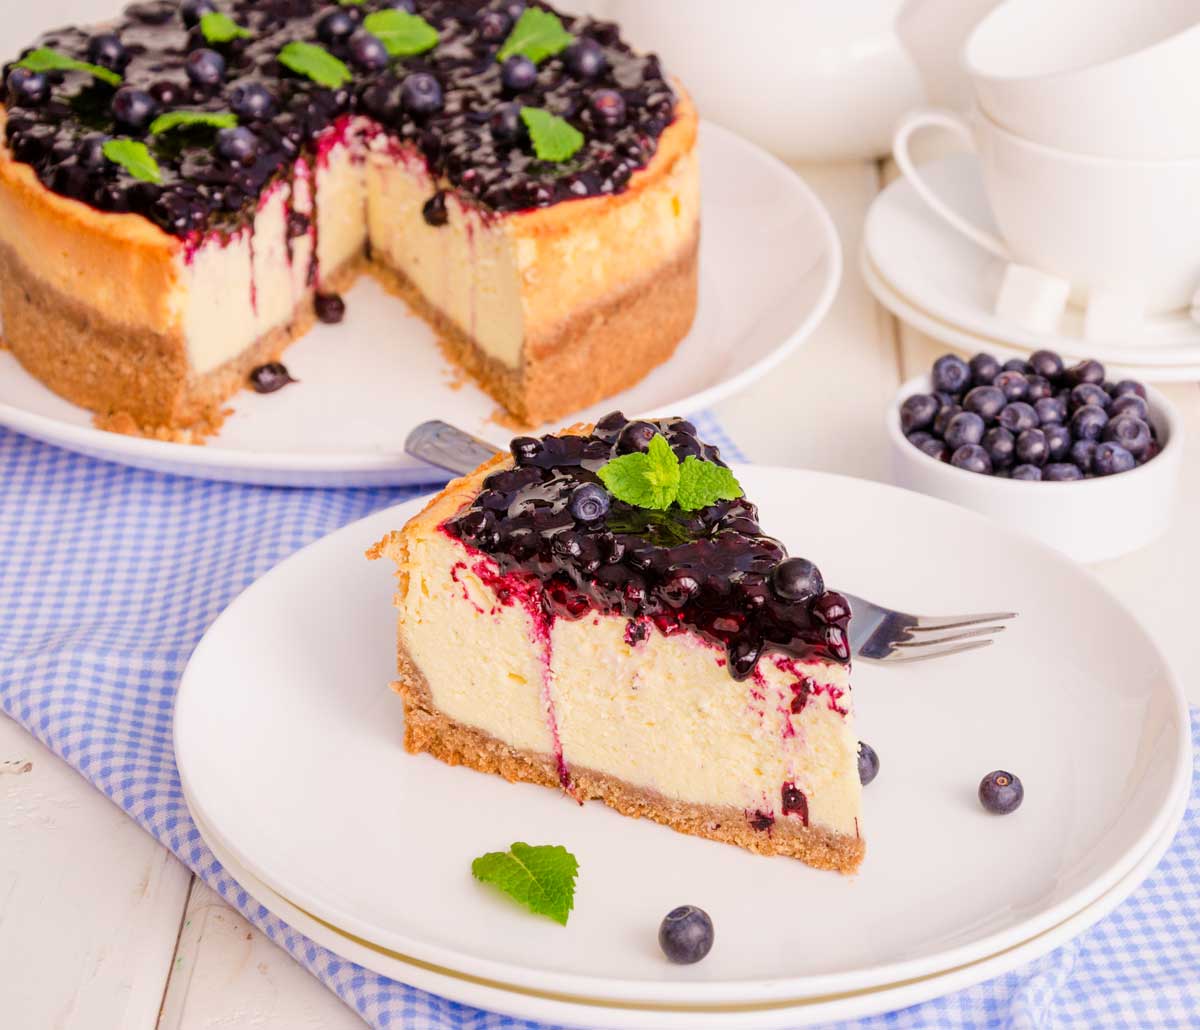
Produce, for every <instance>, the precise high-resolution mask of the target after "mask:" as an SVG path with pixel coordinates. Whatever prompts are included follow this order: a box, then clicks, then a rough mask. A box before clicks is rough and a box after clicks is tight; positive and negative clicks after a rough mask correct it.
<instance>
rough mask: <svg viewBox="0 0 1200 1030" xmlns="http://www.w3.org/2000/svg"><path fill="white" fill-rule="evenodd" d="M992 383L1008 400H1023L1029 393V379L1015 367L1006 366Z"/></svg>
mask: <svg viewBox="0 0 1200 1030" xmlns="http://www.w3.org/2000/svg"><path fill="white" fill-rule="evenodd" d="M994 385H995V386H996V388H997V389H998V390H1000V391H1001V392H1002V393H1003V394H1004V397H1005V399H1006V400H1009V401H1023V400H1024V399H1025V397H1026V396H1027V395H1028V393H1029V380H1028V379H1026V378H1025V373H1024V372H1018V371H1017V370H1016V369H1010V368H1006V369H1005V371H1003V372H1001V373H1000V374H999V375H998V376H996V381H995V384H994Z"/></svg>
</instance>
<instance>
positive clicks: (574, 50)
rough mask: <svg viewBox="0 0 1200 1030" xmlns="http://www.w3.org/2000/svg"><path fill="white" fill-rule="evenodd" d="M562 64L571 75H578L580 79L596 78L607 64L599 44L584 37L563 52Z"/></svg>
mask: <svg viewBox="0 0 1200 1030" xmlns="http://www.w3.org/2000/svg"><path fill="white" fill-rule="evenodd" d="M563 62H564V63H565V64H566V66H567V68H568V69H569V70H570V72H571V74H572V75H578V76H579V78H581V79H594V78H596V77H597V76H598V75H600V74H601V73H602V72H603V71H604V69H605V66H606V65H607V64H608V61H607V60H606V59H605V56H604V50H603V48H602V47H601V46H600V44H599V43H597V42H596V41H595V40H594V39H588V38H586V37H585V38H583V39H580V40H578V41H576V42H574V43H572V44H571V45H570V46H569V47H567V49H566V50H565V51H563Z"/></svg>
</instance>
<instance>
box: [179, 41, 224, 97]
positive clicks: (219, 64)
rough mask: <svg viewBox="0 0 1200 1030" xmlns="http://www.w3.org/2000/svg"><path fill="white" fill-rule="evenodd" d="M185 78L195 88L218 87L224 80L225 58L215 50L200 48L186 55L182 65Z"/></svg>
mask: <svg viewBox="0 0 1200 1030" xmlns="http://www.w3.org/2000/svg"><path fill="white" fill-rule="evenodd" d="M183 67H184V70H185V71H186V72H187V77H188V78H189V79H191V80H192V82H194V83H195V84H196V85H197V86H207V87H209V88H210V89H211V88H212V87H213V86H219V85H220V84H221V83H222V82H223V81H224V79H225V58H223V57H222V56H221V55H220V54H218V53H217V52H216V51H215V50H209V49H208V48H207V47H201V48H200V49H199V50H193V51H192V52H191V53H190V54H188V55H187V60H186V61H184V64H183Z"/></svg>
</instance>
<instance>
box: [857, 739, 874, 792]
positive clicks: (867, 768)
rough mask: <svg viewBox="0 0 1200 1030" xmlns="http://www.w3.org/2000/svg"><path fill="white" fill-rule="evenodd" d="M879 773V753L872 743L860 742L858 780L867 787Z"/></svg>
mask: <svg viewBox="0 0 1200 1030" xmlns="http://www.w3.org/2000/svg"><path fill="white" fill-rule="evenodd" d="M878 775H879V755H877V754H876V753H875V749H874V748H873V747H871V745H870V744H867V743H864V742H863V741H861V740H860V741H859V742H858V780H859V782H860V783H861V784H862V785H863V786H864V787H865V786H866V785H867V784H868V783H870V782H871V781H872V780H873V779H875V777H876V776H878Z"/></svg>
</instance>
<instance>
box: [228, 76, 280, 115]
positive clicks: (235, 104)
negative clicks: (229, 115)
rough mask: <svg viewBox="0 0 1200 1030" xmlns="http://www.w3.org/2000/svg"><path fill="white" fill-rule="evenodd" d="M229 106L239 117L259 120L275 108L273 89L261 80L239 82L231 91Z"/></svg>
mask: <svg viewBox="0 0 1200 1030" xmlns="http://www.w3.org/2000/svg"><path fill="white" fill-rule="evenodd" d="M229 107H230V109H231V110H232V111H233V113H234V114H236V115H237V116H238V117H239V118H246V119H248V120H250V121H258V120H261V119H263V118H269V117H270V116H271V112H272V111H273V110H274V109H275V98H274V96H272V95H271V91H270V90H268V89H267V87H266V86H264V85H262V83H259V82H239V83H238V84H237V85H236V86H234V87H233V89H232V90H231V91H230V93H229Z"/></svg>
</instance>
